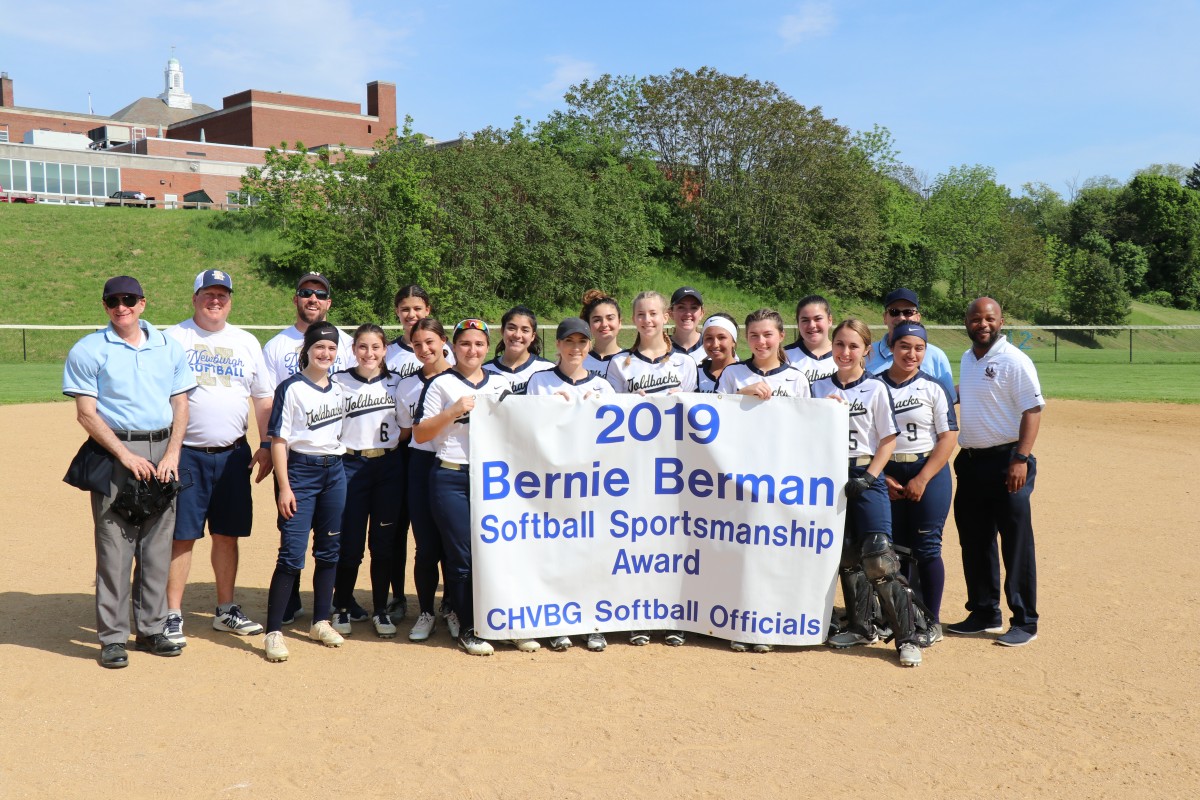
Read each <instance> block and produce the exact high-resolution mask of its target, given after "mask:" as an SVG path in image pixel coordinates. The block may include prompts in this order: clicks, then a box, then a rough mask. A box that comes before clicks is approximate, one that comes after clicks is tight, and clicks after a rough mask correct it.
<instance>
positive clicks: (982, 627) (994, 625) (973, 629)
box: [946, 616, 1004, 636]
mask: <svg viewBox="0 0 1200 800" xmlns="http://www.w3.org/2000/svg"><path fill="white" fill-rule="evenodd" d="M946 630H947V631H949V632H950V633H957V634H958V635H959V636H971V635H973V634H976V633H1000V632H1001V631H1002V630H1004V626H1003V625H1002V624H1001V623H1000V620H998V619H994V620H989V621H988V622H984V621H983V620H982V619H980V618H979V617H976V616H968V617H967V618H966V619H964V620H963V621H962V622H955V623H954V624H952V625H947V626H946Z"/></svg>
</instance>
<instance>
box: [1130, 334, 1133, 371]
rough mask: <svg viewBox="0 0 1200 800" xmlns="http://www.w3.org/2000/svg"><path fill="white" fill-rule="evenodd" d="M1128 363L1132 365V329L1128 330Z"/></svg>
mask: <svg viewBox="0 0 1200 800" xmlns="http://www.w3.org/2000/svg"><path fill="white" fill-rule="evenodd" d="M1129 363H1130V364H1132V363H1133V328H1130V329H1129Z"/></svg>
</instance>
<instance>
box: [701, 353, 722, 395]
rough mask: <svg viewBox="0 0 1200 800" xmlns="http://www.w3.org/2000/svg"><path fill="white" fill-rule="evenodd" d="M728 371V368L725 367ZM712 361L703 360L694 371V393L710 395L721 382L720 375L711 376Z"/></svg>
mask: <svg viewBox="0 0 1200 800" xmlns="http://www.w3.org/2000/svg"><path fill="white" fill-rule="evenodd" d="M726 369H728V367H726ZM711 370H712V360H711V359H707V358H706V359H704V360H703V361H701V362H700V364H699V365H698V367H697V369H696V391H697V392H704V393H706V394H712V393H714V392H716V391H717V384H719V383H720V382H721V376H720V375H713V374H712V372H711Z"/></svg>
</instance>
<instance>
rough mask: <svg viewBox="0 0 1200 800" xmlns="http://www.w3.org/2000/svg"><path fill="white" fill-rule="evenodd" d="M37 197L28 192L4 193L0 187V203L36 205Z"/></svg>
mask: <svg viewBox="0 0 1200 800" xmlns="http://www.w3.org/2000/svg"><path fill="white" fill-rule="evenodd" d="M36 202H37V195H36V194H29V193H28V192H6V191H4V187H3V186H0V203H36Z"/></svg>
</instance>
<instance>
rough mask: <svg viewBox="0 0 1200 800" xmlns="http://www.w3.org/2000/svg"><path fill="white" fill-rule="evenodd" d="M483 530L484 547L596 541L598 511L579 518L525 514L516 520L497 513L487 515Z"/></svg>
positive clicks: (544, 513) (480, 522)
mask: <svg viewBox="0 0 1200 800" xmlns="http://www.w3.org/2000/svg"><path fill="white" fill-rule="evenodd" d="M479 527H481V528H483V533H481V534H480V535H479V541H481V542H483V543H484V544H495V543H496V542H515V541H518V540H520V541H526V540H528V539H594V538H596V512H595V511H581V512H579V514H578V515H576V516H568V517H552V516H550V512H548V511H543V512H542V513H540V514H537V513H533V514H530V513H529V512H528V511H525V512H522V513H521V517H520V519H515V520H513V519H506V520H501V519H500V518H499V517H497V516H496V515H495V514H487V515H485V516H484V517H483V519H481V520H480V521H479Z"/></svg>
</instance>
